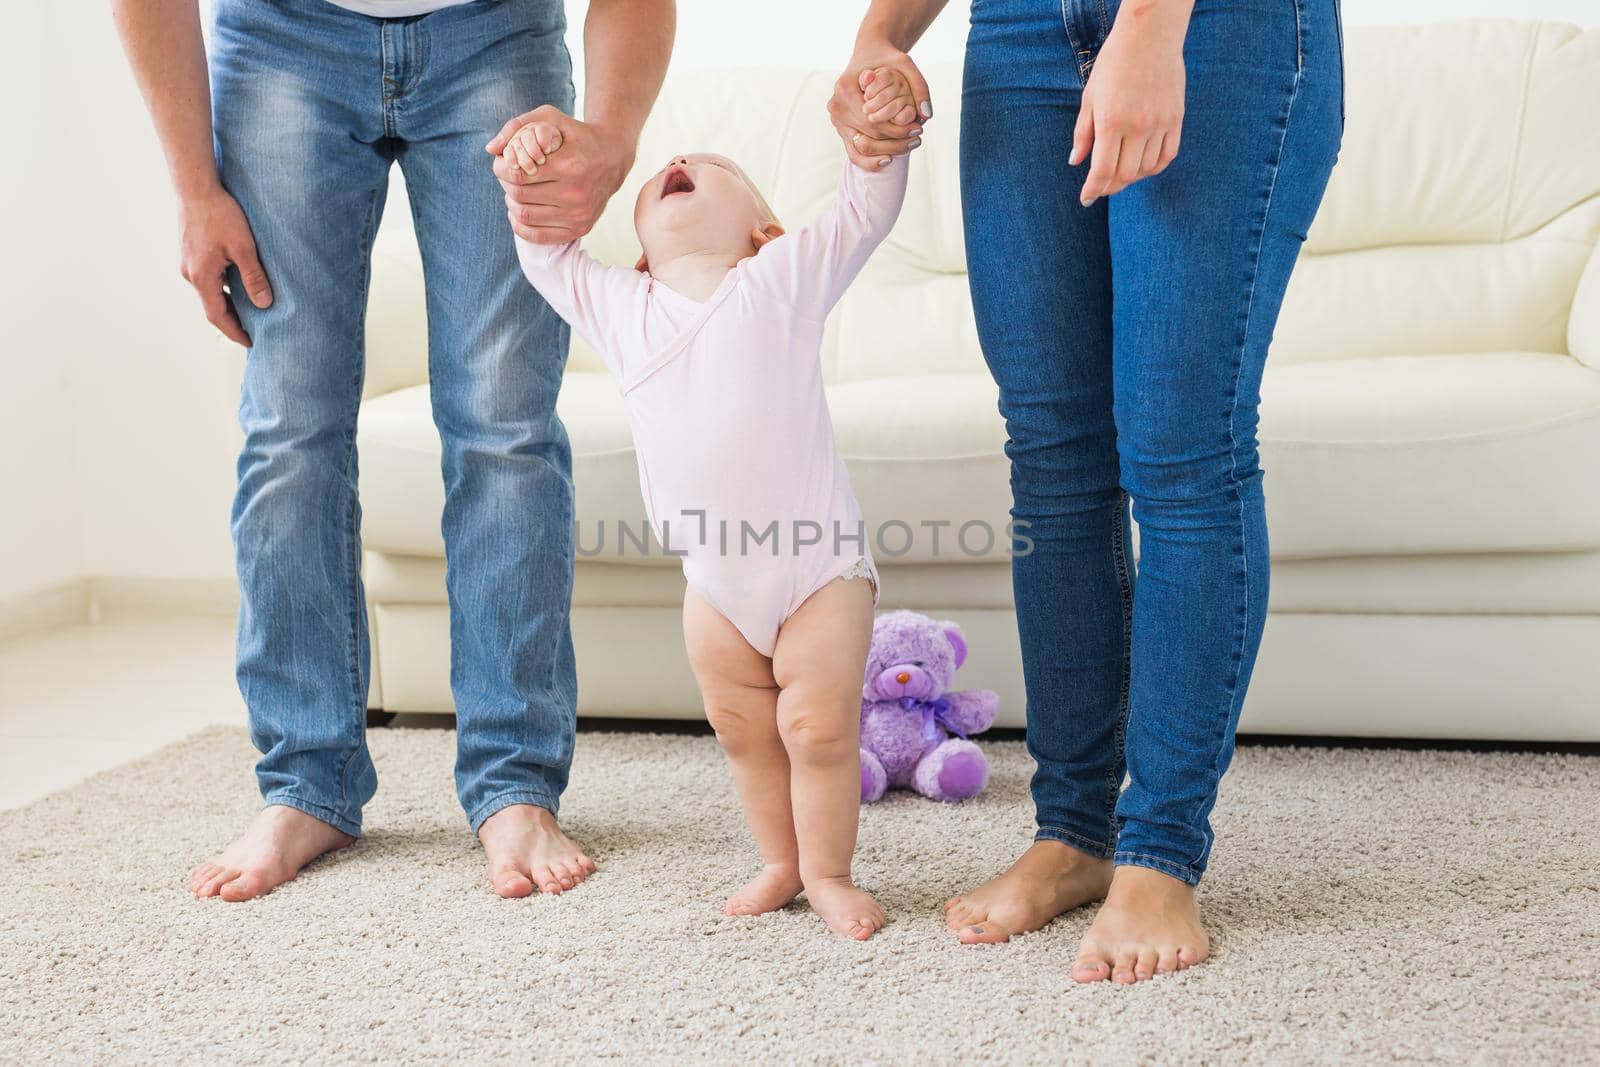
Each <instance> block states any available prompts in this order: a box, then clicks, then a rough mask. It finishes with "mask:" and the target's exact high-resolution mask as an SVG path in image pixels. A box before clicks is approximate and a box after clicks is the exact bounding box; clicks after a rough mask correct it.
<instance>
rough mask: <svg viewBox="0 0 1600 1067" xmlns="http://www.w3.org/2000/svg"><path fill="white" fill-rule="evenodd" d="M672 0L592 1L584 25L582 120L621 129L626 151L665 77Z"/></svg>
mask: <svg viewBox="0 0 1600 1067" xmlns="http://www.w3.org/2000/svg"><path fill="white" fill-rule="evenodd" d="M676 28H677V6H676V4H675V3H674V0H590V4H589V14H588V17H587V18H586V19H585V21H584V24H583V54H584V81H583V119H584V121H585V122H589V123H593V124H594V125H596V126H599V127H602V128H607V129H612V130H616V131H618V132H620V133H621V134H622V135H623V136H625V137H626V138H627V141H628V144H629V148H630V154H631V151H632V147H633V146H634V145H636V144H637V143H638V140H639V131H640V130H642V129H643V128H644V120H645V119H646V118H648V117H649V115H650V108H651V106H652V105H654V104H655V102H656V94H657V93H659V92H660V91H661V83H662V81H663V80H665V78H666V76H667V63H668V61H669V60H670V59H671V58H672V38H673V33H674V32H675V30H676Z"/></svg>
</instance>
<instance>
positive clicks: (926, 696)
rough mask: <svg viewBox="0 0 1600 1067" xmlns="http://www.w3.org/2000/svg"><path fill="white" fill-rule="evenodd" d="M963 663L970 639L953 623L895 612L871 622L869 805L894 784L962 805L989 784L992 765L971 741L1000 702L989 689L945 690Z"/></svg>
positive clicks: (864, 702)
mask: <svg viewBox="0 0 1600 1067" xmlns="http://www.w3.org/2000/svg"><path fill="white" fill-rule="evenodd" d="M966 659H967V642H966V640H965V638H963V637H962V636H961V629H960V627H958V626H956V624H955V623H953V622H935V621H934V620H933V619H930V618H928V616H926V615H919V614H917V613H916V612H914V611H890V612H885V613H884V614H882V615H879V616H878V618H877V620H876V621H875V622H874V623H873V626H872V648H871V650H870V651H869V652H868V653H867V676H866V682H865V684H864V685H863V686H862V688H861V799H862V800H863V801H864V802H866V803H868V804H870V803H872V802H873V801H875V800H878V799H879V798H881V797H882V796H883V794H884V792H885V791H886V790H887V789H888V788H889V787H890V786H895V787H897V788H901V789H905V788H910V789H915V790H916V791H917V792H919V793H921V794H922V795H923V796H925V797H929V798H931V799H933V800H965V799H967V798H968V797H971V796H976V795H977V794H978V793H979V792H980V791H982V789H983V787H984V786H985V785H986V784H988V781H989V761H988V760H987V759H985V758H984V755H983V750H982V749H980V748H978V746H977V745H975V744H973V743H972V742H971V741H969V740H967V738H968V737H969V736H970V735H972V734H979V733H982V732H983V731H985V730H987V729H988V728H989V727H990V726H991V725H992V724H993V723H994V717H995V713H996V712H997V711H998V710H999V707H1000V697H999V696H998V695H997V694H995V693H993V692H991V691H990V690H988V689H964V690H962V691H960V692H955V693H952V692H949V691H948V690H949V687H950V683H951V681H952V680H953V679H954V678H955V674H956V668H957V667H959V666H961V664H962V663H964V662H966ZM952 734H954V735H955V736H954V737H952V736H951V735H952Z"/></svg>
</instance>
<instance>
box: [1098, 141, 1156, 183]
mask: <svg viewBox="0 0 1600 1067" xmlns="http://www.w3.org/2000/svg"><path fill="white" fill-rule="evenodd" d="M1157 136H1158V137H1159V136H1160V135H1159V134H1158V135H1157ZM1149 143H1150V141H1149V138H1148V137H1147V136H1145V135H1142V134H1134V135H1131V136H1128V137H1124V138H1123V139H1122V146H1121V148H1120V150H1119V151H1118V153H1117V170H1116V176H1115V177H1114V178H1112V180H1111V188H1110V189H1107V190H1106V195H1108V196H1109V195H1110V194H1112V193H1120V192H1121V191H1122V190H1124V189H1126V188H1127V187H1128V186H1130V185H1132V184H1133V183H1134V182H1136V181H1138V180H1139V179H1140V177H1142V176H1143V175H1144V158H1145V151H1146V147H1147V146H1148V145H1149Z"/></svg>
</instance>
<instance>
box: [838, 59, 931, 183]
mask: <svg viewBox="0 0 1600 1067" xmlns="http://www.w3.org/2000/svg"><path fill="white" fill-rule="evenodd" d="M911 102H914V106H913V107H909V108H908V107H907V105H908V104H910V103H911ZM932 117H933V103H932V100H931V97H930V95H929V93H928V83H927V81H926V80H925V79H924V78H923V77H922V72H921V71H920V70H918V69H917V65H916V63H914V62H912V60H911V57H910V56H908V55H906V54H905V53H904V52H902V51H900V50H899V49H897V48H895V47H893V46H892V45H889V44H888V43H886V42H872V43H871V44H870V45H869V46H863V47H858V48H857V51H856V54H855V56H853V57H852V58H851V60H850V65H849V66H848V67H846V68H845V72H844V73H843V74H841V75H839V80H838V81H836V82H834V83H833V96H832V97H831V98H830V99H829V100H828V118H829V120H830V121H831V122H832V123H833V128H834V129H835V130H836V131H838V134H839V138H840V140H842V141H844V150H845V153H846V154H847V155H848V156H849V157H850V162H852V163H854V164H855V165H856V166H858V167H861V168H862V169H863V170H877V169H878V168H879V167H881V166H883V165H884V164H885V163H887V162H889V157H891V156H899V155H904V154H905V153H907V152H910V151H911V150H912V149H914V148H916V147H917V146H918V145H920V144H921V143H922V124H923V122H925V121H926V120H928V119H931V118H932Z"/></svg>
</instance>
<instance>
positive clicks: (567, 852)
mask: <svg viewBox="0 0 1600 1067" xmlns="http://www.w3.org/2000/svg"><path fill="white" fill-rule="evenodd" d="M478 840H479V841H481V842H482V843H483V851H484V853H485V855H487V856H488V858H489V884H490V885H492V886H494V891H495V892H496V893H498V894H500V895H501V896H503V897H525V896H527V895H528V894H530V893H532V892H533V890H534V888H535V887H538V889H539V890H540V891H541V892H544V893H560V892H561V891H562V890H564V889H571V888H572V887H573V886H575V885H577V884H578V883H579V882H581V881H583V880H584V879H585V878H587V877H589V876H590V875H591V874H593V873H594V872H595V865H594V860H591V859H590V858H589V857H588V856H585V855H584V854H583V849H581V848H579V847H578V845H577V842H575V841H573V840H572V839H571V838H570V837H568V836H567V835H566V834H564V833H562V832H561V827H560V825H559V824H558V823H557V822H556V817H555V816H554V815H552V814H550V813H549V812H548V811H546V810H545V809H544V808H540V807H535V806H534V805H532V804H512V805H511V806H510V807H505V808H501V809H500V810H499V811H497V812H495V813H494V814H493V815H491V816H489V817H488V818H487V819H485V820H484V821H483V825H482V826H480V827H478Z"/></svg>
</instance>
